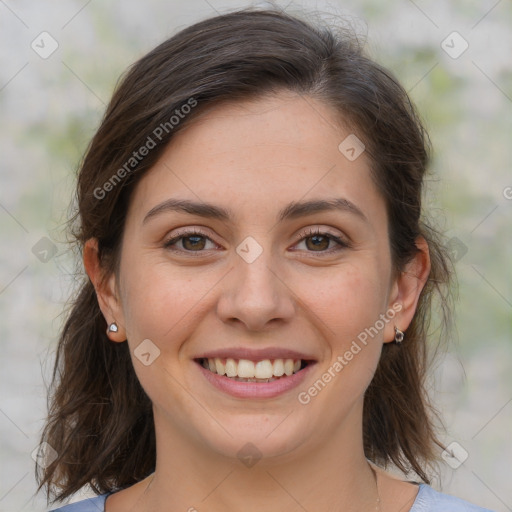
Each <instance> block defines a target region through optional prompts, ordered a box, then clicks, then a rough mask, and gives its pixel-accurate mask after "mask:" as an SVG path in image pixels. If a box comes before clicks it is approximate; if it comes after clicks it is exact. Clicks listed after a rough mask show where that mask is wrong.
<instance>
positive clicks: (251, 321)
mask: <svg viewBox="0 0 512 512" xmlns="http://www.w3.org/2000/svg"><path fill="white" fill-rule="evenodd" d="M272 263H274V264H272ZM285 281H286V279H285V278H284V275H282V272H280V271H279V266H278V265H276V264H275V262H272V260H271V258H270V257H267V255H266V251H263V253H262V254H261V255H260V256H259V257H258V258H257V259H256V260H255V261H253V262H252V263H248V262H247V261H244V259H242V258H241V257H239V256H238V255H237V256H236V258H235V268H234V269H233V270H232V271H231V272H229V274H228V275H227V276H226V279H225V280H224V285H223V290H222V293H221V296H220V298H219V301H218V304H217V314H218V316H219V318H220V319H221V320H222V321H223V322H226V323H230V324H239V325H243V326H244V327H245V329H247V330H249V331H261V330H265V328H267V327H268V326H269V325H270V324H277V323H286V321H289V320H290V319H291V318H292V317H293V315H294V314H295V301H294V298H293V292H292V290H291V289H290V288H289V286H287V284H286V282H285Z"/></svg>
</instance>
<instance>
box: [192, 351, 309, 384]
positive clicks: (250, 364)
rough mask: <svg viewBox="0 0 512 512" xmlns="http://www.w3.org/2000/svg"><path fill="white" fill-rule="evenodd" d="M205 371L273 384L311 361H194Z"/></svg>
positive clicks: (237, 379)
mask: <svg viewBox="0 0 512 512" xmlns="http://www.w3.org/2000/svg"><path fill="white" fill-rule="evenodd" d="M195 361H196V362H197V363H198V364H200V365H201V366H202V367H203V368H205V369H206V370H209V371H210V372H211V373H214V374H216V375H220V376H225V377H227V378H229V379H232V380H234V381H237V382H260V383H267V382H274V381H276V380H279V379H283V378H286V377H290V376H292V375H295V374H296V373H298V372H300V371H301V370H303V369H304V368H306V366H308V365H309V364H312V363H313V361H307V360H304V359H262V360H260V361H251V360H249V359H235V358H230V357H228V358H220V357H215V358H206V357H202V358H199V359H196V360H195Z"/></svg>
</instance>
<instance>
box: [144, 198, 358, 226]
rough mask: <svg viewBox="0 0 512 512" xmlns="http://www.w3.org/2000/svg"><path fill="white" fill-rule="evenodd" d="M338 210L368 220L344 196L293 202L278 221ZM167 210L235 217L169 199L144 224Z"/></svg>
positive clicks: (220, 209) (226, 210)
mask: <svg viewBox="0 0 512 512" xmlns="http://www.w3.org/2000/svg"><path fill="white" fill-rule="evenodd" d="M336 210H338V211H344V212H348V213H352V214H354V215H356V216H358V217H360V218H361V219H362V220H364V221H366V222H368V219H367V218H366V215H365V214H364V213H363V212H362V211H361V210H360V209H359V208H358V207H357V206H356V205H355V204H354V203H352V202H351V201H349V200H348V199H345V198H342V197H337V198H332V199H316V200H310V201H302V202H296V201H294V202H291V203H290V204H288V205H287V206H285V207H284V208H283V209H281V210H280V212H279V214H278V216H277V219H278V222H282V221H284V220H291V219H297V218H299V217H306V216H307V215H312V214H314V213H320V212H328V211H336ZM165 212H179V213H188V214H190V215H197V216H199V217H204V218H209V219H217V220H221V221H225V222H229V221H230V220H231V219H233V218H234V217H235V215H234V214H233V212H232V210H230V209H229V208H223V207H220V206H217V205H214V204H211V203H205V202H197V201H191V200H189V199H167V200H165V201H163V202H162V203H159V204H157V205H156V206H154V207H153V208H151V210H149V212H148V213H147V214H146V216H145V217H144V220H143V221H142V224H145V223H146V222H147V221H149V220H150V219H151V218H154V217H156V216H157V215H160V214H162V213H165Z"/></svg>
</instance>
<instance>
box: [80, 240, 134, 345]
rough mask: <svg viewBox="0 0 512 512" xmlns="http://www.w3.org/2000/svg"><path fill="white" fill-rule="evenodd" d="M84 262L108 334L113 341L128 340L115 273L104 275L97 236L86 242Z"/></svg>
mask: <svg viewBox="0 0 512 512" xmlns="http://www.w3.org/2000/svg"><path fill="white" fill-rule="evenodd" d="M83 262H84V267H85V271H86V272H87V275H88V276H89V279H90V280H91V282H92V284H93V286H94V289H95V291H96V298H97V299H98V304H99V306H100V309H101V312H102V313H103V317H104V318H105V321H106V322H107V326H108V327H107V331H106V332H107V336H108V337H109V339H110V340H111V341H115V342H123V341H126V332H125V329H124V327H123V325H124V321H123V315H122V309H121V304H120V301H119V298H118V295H117V291H116V281H115V279H116V278H115V275H114V274H112V275H110V276H105V275H104V271H103V269H102V267H101V262H100V260H99V254H98V241H97V240H96V239H95V238H91V239H89V240H87V242H86V243H85V245H84V250H83Z"/></svg>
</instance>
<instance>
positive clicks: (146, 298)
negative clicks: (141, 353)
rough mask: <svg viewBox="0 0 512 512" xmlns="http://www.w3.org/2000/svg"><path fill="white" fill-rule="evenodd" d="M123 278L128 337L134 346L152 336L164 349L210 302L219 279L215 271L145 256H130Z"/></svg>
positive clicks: (161, 348)
mask: <svg viewBox="0 0 512 512" xmlns="http://www.w3.org/2000/svg"><path fill="white" fill-rule="evenodd" d="M128 268H130V269H131V270H129V271H127V273H126V276H125V279H124V281H123V285H124V290H126V293H125V294H124V295H123V310H124V313H125V325H126V331H127V337H128V341H129V343H130V345H132V348H133V347H134V346H135V345H136V344H138V343H140V342H141V341H142V340H143V339H146V338H148V339H150V340H152V341H153V342H154V343H155V344H156V345H157V346H158V347H159V348H160V350H169V349H172V348H174V347H175V345H173V344H172V340H173V339H176V340H179V339H180V333H182V332H183V329H184V328H186V326H187V325H188V326H189V325H190V324H191V323H193V322H194V318H195V317H196V316H197V315H198V314H201V311H203V310H204V308H206V307H207V305H208V293H209V292H211V291H212V290H213V289H214V288H215V285H216V284H217V283H218V281H219V277H218V276H217V274H215V273H214V272H204V271H201V272H199V271H198V269H197V268H196V269H194V268H190V267H189V268H185V267H176V266H171V265H170V264H169V263H168V262H162V261H161V260H160V261H154V259H153V258H151V257H148V258H144V257H143V256H141V257H140V258H138V261H137V262H136V261H133V262H130V261H128V260H127V262H126V269H128Z"/></svg>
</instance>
